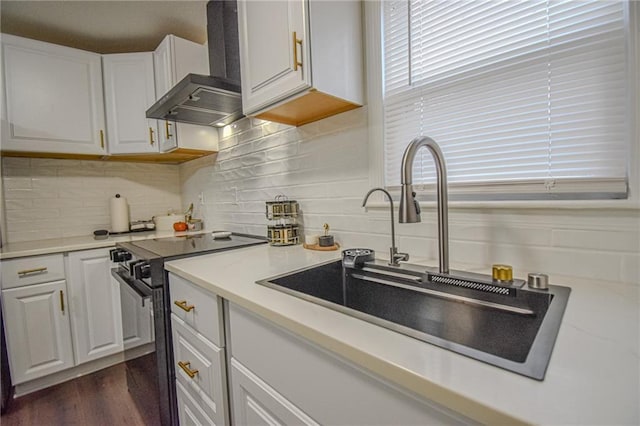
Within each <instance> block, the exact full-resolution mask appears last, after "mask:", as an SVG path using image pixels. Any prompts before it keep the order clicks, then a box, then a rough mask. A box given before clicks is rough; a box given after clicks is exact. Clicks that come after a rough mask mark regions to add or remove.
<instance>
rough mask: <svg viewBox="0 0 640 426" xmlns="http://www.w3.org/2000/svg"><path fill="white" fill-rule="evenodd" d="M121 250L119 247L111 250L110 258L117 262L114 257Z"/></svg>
mask: <svg viewBox="0 0 640 426" xmlns="http://www.w3.org/2000/svg"><path fill="white" fill-rule="evenodd" d="M119 251H120V249H117V248H115V249H111V250H109V259H110V260H111V261H112V262H115V261H116V260H115V259H114V257H115V255H116V253H118V252H119Z"/></svg>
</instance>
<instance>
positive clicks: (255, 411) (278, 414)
mask: <svg viewBox="0 0 640 426" xmlns="http://www.w3.org/2000/svg"><path fill="white" fill-rule="evenodd" d="M231 394H232V398H233V415H234V419H235V422H236V423H237V424H240V425H265V426H267V425H317V424H318V423H316V422H315V421H314V420H313V419H312V418H311V417H309V416H307V415H306V414H305V413H304V412H303V411H302V410H300V409H299V408H298V407H296V406H295V405H293V403H291V401H289V400H287V399H286V398H285V397H283V396H282V395H280V394H279V393H278V392H276V391H275V390H274V389H273V388H272V387H271V386H269V385H268V384H266V383H265V382H263V381H262V380H260V378H259V377H258V376H256V375H255V374H253V373H252V372H251V371H250V370H249V369H248V368H246V367H244V366H243V365H242V364H240V363H239V362H238V361H237V360H235V359H231Z"/></svg>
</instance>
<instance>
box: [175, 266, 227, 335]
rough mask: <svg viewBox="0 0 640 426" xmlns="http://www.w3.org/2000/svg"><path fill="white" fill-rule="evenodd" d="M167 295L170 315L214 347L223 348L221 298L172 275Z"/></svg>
mask: <svg viewBox="0 0 640 426" xmlns="http://www.w3.org/2000/svg"><path fill="white" fill-rule="evenodd" d="M169 293H170V294H171V312H172V313H174V314H175V315H177V316H178V318H180V319H181V320H182V321H184V322H186V323H187V324H189V325H190V326H191V327H193V328H194V329H195V330H196V331H197V332H198V333H200V334H202V335H203V336H205V337H206V338H207V339H209V340H210V341H211V342H213V343H214V344H215V345H217V346H220V347H224V338H223V336H224V329H223V322H222V299H221V298H219V297H218V296H216V295H215V294H213V293H210V292H207V291H206V290H204V289H202V288H200V287H198V286H196V285H195V284H192V283H190V282H189V281H187V280H185V279H184V278H181V277H179V276H177V275H175V274H172V273H170V274H169ZM178 305H180V306H178Z"/></svg>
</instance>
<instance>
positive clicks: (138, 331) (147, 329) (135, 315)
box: [120, 284, 153, 350]
mask: <svg viewBox="0 0 640 426" xmlns="http://www.w3.org/2000/svg"><path fill="white" fill-rule="evenodd" d="M120 304H121V308H122V339H123V343H124V348H125V350H126V349H131V348H135V347H136V346H140V345H144V344H145V343H149V342H151V341H152V340H153V334H152V330H153V329H152V324H153V317H152V311H151V301H150V299H143V301H142V302H141V301H140V296H138V295H137V294H136V292H135V291H133V290H132V289H131V287H129V286H127V285H124V284H120Z"/></svg>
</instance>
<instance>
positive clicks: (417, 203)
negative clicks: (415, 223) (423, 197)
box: [411, 191, 420, 217]
mask: <svg viewBox="0 0 640 426" xmlns="http://www.w3.org/2000/svg"><path fill="white" fill-rule="evenodd" d="M411 195H412V196H413V205H414V206H415V208H416V214H417V215H418V217H420V203H419V202H418V200H416V195H418V194H416V192H415V191H412V192H411Z"/></svg>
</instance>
